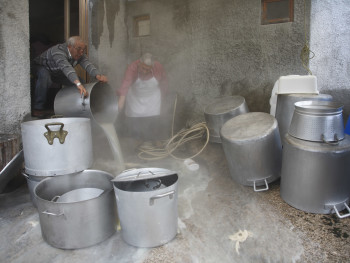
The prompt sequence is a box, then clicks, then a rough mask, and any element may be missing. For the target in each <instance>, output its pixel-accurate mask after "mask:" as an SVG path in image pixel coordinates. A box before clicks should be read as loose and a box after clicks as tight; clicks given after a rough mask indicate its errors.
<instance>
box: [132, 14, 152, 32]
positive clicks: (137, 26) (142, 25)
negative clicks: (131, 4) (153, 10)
mask: <svg viewBox="0 0 350 263" xmlns="http://www.w3.org/2000/svg"><path fill="white" fill-rule="evenodd" d="M150 34H151V20H150V17H149V15H142V16H137V17H134V36H135V37H143V36H149V35H150Z"/></svg>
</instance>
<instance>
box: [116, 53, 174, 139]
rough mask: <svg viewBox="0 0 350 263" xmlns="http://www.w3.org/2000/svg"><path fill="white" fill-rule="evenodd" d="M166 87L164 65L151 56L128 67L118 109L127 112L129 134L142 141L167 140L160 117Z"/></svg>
mask: <svg viewBox="0 0 350 263" xmlns="http://www.w3.org/2000/svg"><path fill="white" fill-rule="evenodd" d="M167 87H168V81H167V77H166V75H165V71H164V69H163V66H162V65H161V64H160V63H159V62H158V61H154V60H153V56H152V55H151V54H150V53H146V54H144V55H143V56H142V57H141V58H140V59H138V60H136V61H134V62H132V63H131V64H130V65H129V66H128V68H127V70H126V72H125V76H124V79H123V82H122V85H121V87H120V89H119V90H118V95H119V100H118V107H119V111H122V110H123V109H124V110H125V116H126V123H125V124H126V128H127V133H128V134H129V135H132V136H134V137H136V138H137V139H143V140H159V139H165V138H164V133H162V128H161V119H160V115H161V103H162V100H164V97H165V95H166V92H167Z"/></svg>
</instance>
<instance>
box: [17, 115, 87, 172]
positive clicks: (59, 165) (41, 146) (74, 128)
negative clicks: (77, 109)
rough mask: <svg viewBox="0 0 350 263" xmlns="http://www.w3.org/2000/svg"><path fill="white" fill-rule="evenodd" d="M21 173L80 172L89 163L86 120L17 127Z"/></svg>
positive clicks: (42, 121) (45, 120)
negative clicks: (21, 146) (18, 131)
mask: <svg viewBox="0 0 350 263" xmlns="http://www.w3.org/2000/svg"><path fill="white" fill-rule="evenodd" d="M21 130H22V142H23V153H24V166H25V173H27V174H30V175H35V176H55V175H63V174H69V173H75V172H80V171H83V170H85V169H88V168H90V167H91V165H92V162H93V152H92V137H91V124H90V119H88V118H56V119H43V120H35V121H27V122H23V123H22V124H21Z"/></svg>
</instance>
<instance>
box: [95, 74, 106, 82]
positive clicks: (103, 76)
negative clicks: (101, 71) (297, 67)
mask: <svg viewBox="0 0 350 263" xmlns="http://www.w3.org/2000/svg"><path fill="white" fill-rule="evenodd" d="M96 79H97V80H98V81H101V82H108V79H107V77H106V76H105V75H96Z"/></svg>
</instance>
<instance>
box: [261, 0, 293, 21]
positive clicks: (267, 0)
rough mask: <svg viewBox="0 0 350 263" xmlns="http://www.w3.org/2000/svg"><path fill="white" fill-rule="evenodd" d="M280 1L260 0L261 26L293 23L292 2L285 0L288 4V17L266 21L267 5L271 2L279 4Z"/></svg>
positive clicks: (291, 0)
mask: <svg viewBox="0 0 350 263" xmlns="http://www.w3.org/2000/svg"><path fill="white" fill-rule="evenodd" d="M281 1H282V0H261V24H262V25H270V24H278V23H286V22H294V0H287V1H288V2H289V4H288V7H289V12H288V14H289V17H282V18H276V19H270V20H269V19H267V18H266V14H267V8H268V7H267V5H268V4H269V3H273V2H281Z"/></svg>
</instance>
